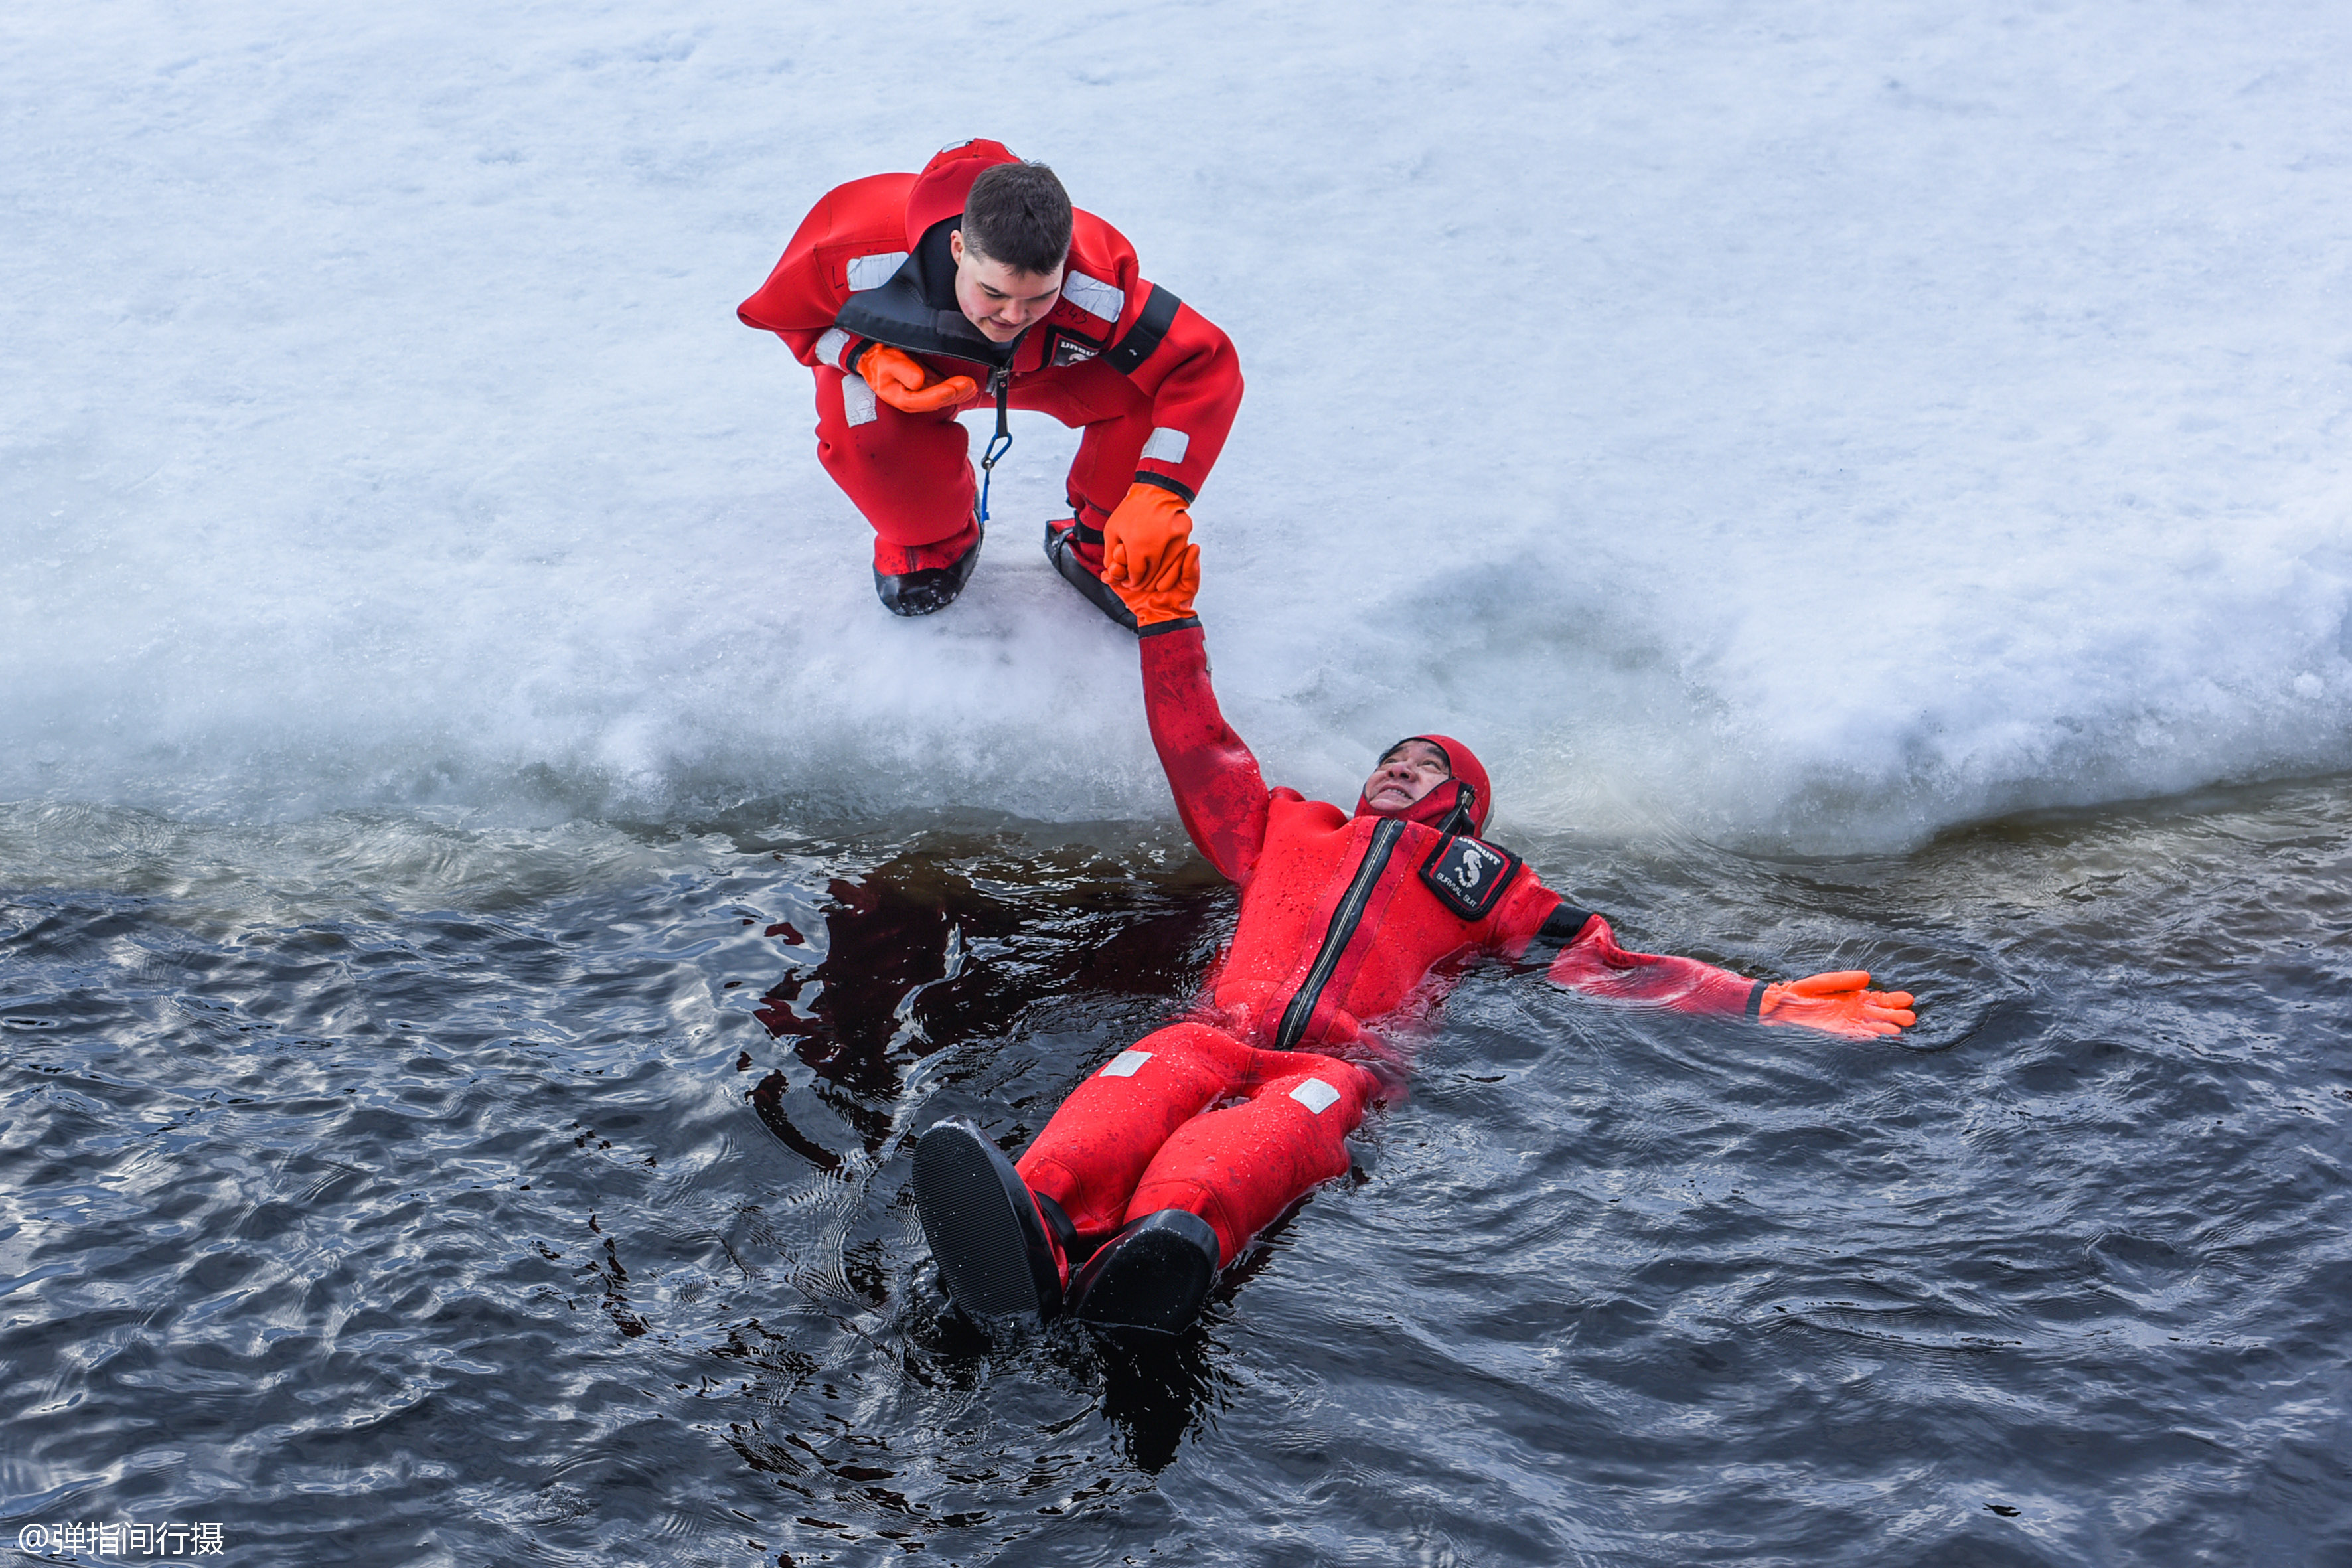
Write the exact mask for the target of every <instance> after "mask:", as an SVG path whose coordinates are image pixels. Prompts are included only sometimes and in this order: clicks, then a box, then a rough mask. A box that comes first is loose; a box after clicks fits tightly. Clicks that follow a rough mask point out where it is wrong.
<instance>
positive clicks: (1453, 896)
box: [1421, 833, 1519, 921]
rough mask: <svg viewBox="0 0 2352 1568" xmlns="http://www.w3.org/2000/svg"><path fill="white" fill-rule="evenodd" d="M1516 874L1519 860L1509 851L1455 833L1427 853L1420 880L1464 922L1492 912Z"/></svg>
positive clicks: (1483, 840)
mask: <svg viewBox="0 0 2352 1568" xmlns="http://www.w3.org/2000/svg"><path fill="white" fill-rule="evenodd" d="M1518 870H1519V858H1518V857H1517V856H1516V855H1514V854H1512V853H1511V852H1510V851H1509V850H1507V849H1498V848H1496V847H1495V846H1493V845H1492V844H1489V843H1487V842H1486V840H1485V839H1483V838H1473V837H1470V836H1469V835H1468V834H1466V833H1457V834H1452V835H1449V836H1448V837H1445V838H1444V839H1441V840H1440V841H1439V842H1438V846H1437V847H1436V848H1434V849H1433V850H1431V851H1430V854H1429V858H1428V859H1426V860H1423V862H1422V863H1421V879H1422V881H1423V884H1425V885H1426V886H1427V887H1428V889H1429V890H1430V891H1431V892H1433V893H1435V894H1436V895H1437V898H1438V901H1439V902H1440V903H1443V904H1444V906H1445V907H1446V908H1447V909H1449V910H1453V911H1454V913H1455V914H1457V915H1460V916H1461V917H1462V918H1463V919H1464V920H1465V921H1482V920H1485V919H1486V917H1487V916H1488V915H1490V914H1492V913H1494V912H1495V906H1496V904H1497V903H1500V902H1501V901H1502V898H1503V889H1506V888H1507V887H1509V886H1510V885H1511V879H1512V878H1513V877H1515V876H1517V875H1518Z"/></svg>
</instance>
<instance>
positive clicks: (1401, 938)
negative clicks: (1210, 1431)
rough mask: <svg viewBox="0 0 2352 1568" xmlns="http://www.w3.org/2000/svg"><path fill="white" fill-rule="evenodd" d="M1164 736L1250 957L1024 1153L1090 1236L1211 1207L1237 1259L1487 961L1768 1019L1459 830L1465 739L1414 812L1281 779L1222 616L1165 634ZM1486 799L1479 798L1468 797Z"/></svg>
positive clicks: (1581, 986)
mask: <svg viewBox="0 0 2352 1568" xmlns="http://www.w3.org/2000/svg"><path fill="white" fill-rule="evenodd" d="M1142 658H1143V688H1144V701H1145V707H1146V710H1147V711H1148V712H1149V714H1150V721H1151V738H1152V742H1153V743H1154V745H1156V746H1157V747H1158V748H1159V752H1160V763H1161V765H1162V766H1163V767H1165V768H1166V769H1167V772H1168V782H1169V784H1170V785H1171V788H1173V790H1174V791H1175V795H1176V805H1177V809H1178V811H1179V812H1180V813H1181V816H1182V817H1183V821H1184V826H1185V830H1186V831H1187V832H1189V833H1190V834H1191V835H1192V842H1193V843H1194V844H1195V845H1197V846H1199V847H1200V850H1201V853H1202V854H1203V855H1205V856H1207V857H1208V858H1209V859H1210V860H1211V861H1212V862H1213V863H1214V864H1215V866H1216V868H1217V869H1219V870H1220V871H1222V872H1223V873H1224V874H1225V875H1226V876H1227V877H1230V878H1232V879H1234V881H1235V882H1237V883H1239V884H1240V885H1241V889H1242V900H1241V918H1240V921H1239V923H1238V924H1237V925H1236V927H1235V928H1234V940H1233V945H1232V947H1231V949H1230V950H1229V951H1228V952H1227V953H1226V955H1225V958H1224V960H1223V963H1222V964H1221V965H1220V967H1219V968H1218V970H1217V972H1216V973H1215V974H1214V975H1213V978H1212V979H1211V981H1210V984H1209V987H1208V991H1207V994H1205V995H1204V996H1203V997H1202V999H1201V1003H1200V1006H1199V1009H1198V1012H1197V1014H1196V1016H1195V1017H1194V1018H1192V1019H1191V1020H1188V1021H1186V1022H1184V1023H1181V1024H1175V1025H1171V1026H1169V1027H1167V1028H1164V1029H1160V1030H1159V1031H1157V1032H1156V1033H1154V1034H1151V1035H1148V1036H1146V1037H1144V1038H1143V1039H1141V1040H1139V1041H1138V1042H1137V1043H1136V1044H1135V1045H1134V1046H1133V1047H1131V1048H1129V1049H1128V1050H1126V1051H1124V1052H1122V1053H1120V1054H1119V1055H1118V1057H1117V1058H1113V1060H1112V1061H1111V1062H1110V1064H1109V1065H1108V1066H1107V1067H1104V1068H1101V1069H1100V1070H1099V1071H1097V1073H1095V1074H1094V1076H1093V1077H1091V1078H1089V1079H1087V1080H1086V1081H1085V1082H1084V1083H1082V1084H1080V1085H1079V1086H1078V1087H1077V1089H1075V1090H1073V1091H1072V1093H1071V1094H1070V1097H1069V1098H1068V1099H1067V1100H1064V1101H1063V1102H1062V1105H1061V1108H1060V1109H1059V1110H1056V1111H1055V1113H1054V1116H1053V1119H1052V1120H1051V1121H1048V1122H1047V1123H1046V1124H1045V1130H1044V1131H1041V1132H1040V1133H1038V1135H1037V1137H1036V1140H1035V1142H1032V1143H1031V1144H1030V1146H1029V1148H1028V1150H1027V1152H1024V1154H1023V1155H1022V1156H1021V1159H1020V1161H1019V1164H1018V1169H1019V1171H1020V1173H1021V1177H1022V1179H1023V1180H1024V1182H1026V1183H1027V1184H1029V1187H1030V1190H1031V1191H1033V1192H1035V1193H1039V1194H1044V1195H1045V1196H1047V1197H1050V1198H1052V1199H1053V1200H1054V1201H1055V1203H1057V1204H1059V1205H1061V1206H1062V1208H1063V1210H1064V1211H1065V1212H1066V1214H1067V1215H1068V1216H1069V1219H1070V1221H1071V1223H1072V1225H1073V1226H1076V1230H1077V1233H1078V1235H1079V1237H1081V1238H1082V1239H1087V1240H1099V1239H1100V1238H1102V1237H1107V1236H1109V1235H1111V1234H1113V1233H1115V1232H1117V1231H1118V1229H1119V1228H1120V1227H1121V1226H1124V1225H1126V1224H1127V1223H1129V1221H1132V1220H1137V1219H1140V1218H1142V1217H1143V1216H1144V1215H1149V1214H1152V1213H1155V1212H1157V1211H1159V1210H1160V1209H1167V1208H1181V1209H1186V1210H1189V1211H1191V1212H1192V1213H1193V1214H1196V1215H1200V1216H1201V1217H1202V1219H1204V1220H1206V1221H1208V1223H1209V1225H1210V1226H1211V1227H1212V1228H1213V1229H1214V1230H1215V1231H1216V1233H1217V1245H1218V1248H1219V1251H1220V1253H1221V1258H1220V1262H1221V1263H1231V1262H1232V1261H1233V1260H1234V1258H1235V1256H1237V1255H1238V1254H1239V1252H1240V1251H1241V1249H1242V1248H1243V1247H1244V1246H1246V1245H1247V1244H1248V1242H1249V1239H1250V1237H1253V1236H1255V1234H1256V1233H1257V1232H1258V1231H1259V1230H1260V1229H1262V1228H1264V1227H1265V1226H1266V1225H1268V1224H1269V1223H1271V1222H1272V1221H1273V1220H1274V1219H1275V1218H1276V1216H1278V1215H1280V1214H1281V1213H1282V1212H1283V1211H1284V1210H1285V1209H1286V1208H1287V1207H1288V1206H1289V1205H1291V1204H1292V1203H1294V1202H1296V1201H1297V1199H1299V1198H1300V1197H1302V1196H1304V1195H1305V1194H1306V1193H1307V1191H1308V1189H1310V1188H1312V1187H1313V1186H1315V1185H1316V1184H1318V1183H1320V1182H1324V1181H1328V1180H1329V1179H1330V1178H1332V1177H1334V1176H1337V1175H1339V1174H1341V1173H1344V1172H1345V1171H1346V1170H1347V1169H1348V1153H1347V1149H1346V1147H1345V1142H1344V1140H1345V1139H1346V1138H1347V1136H1348V1134H1349V1132H1351V1131H1354V1130H1355V1128H1356V1125H1357V1123H1358V1122H1360V1121H1361V1120H1362V1119H1363V1115H1364V1110H1365V1107H1366V1106H1367V1105H1368V1104H1370V1102H1371V1101H1373V1100H1377V1099H1380V1098H1381V1094H1382V1091H1383V1086H1384V1080H1385V1081H1386V1082H1387V1083H1391V1084H1392V1083H1395V1082H1397V1081H1399V1070H1398V1063H1399V1058H1398V1055H1397V1053H1396V1052H1394V1051H1393V1050H1392V1049H1389V1048H1386V1047H1383V1046H1382V1044H1381V1041H1380V1040H1379V1038H1378V1037H1377V1036H1376V1035H1375V1034H1373V1033H1372V1032H1371V1026H1375V1025H1377V1024H1378V1023H1380V1022H1381V1020H1382V1019H1385V1018H1390V1017H1392V1016H1396V1015H1398V1014H1400V1013H1401V1012H1403V1011H1406V1010H1407V1009H1409V1008H1410V1006H1411V1005H1412V1003H1413V1002H1414V1001H1415V1000H1416V993H1421V997H1420V999H1422V1000H1429V999H1433V998H1432V997H1431V996H1430V993H1429V992H1428V991H1427V990H1425V989H1424V983H1425V982H1428V981H1430V980H1431V978H1432V976H1433V974H1438V975H1443V974H1444V973H1449V972H1451V971H1453V970H1455V969H1458V968H1460V967H1461V966H1463V965H1465V964H1466V963H1469V962H1471V961H1473V960H1475V959H1477V958H1479V957H1482V956H1491V957H1497V958H1505V959H1515V960H1522V961H1525V960H1528V959H1530V958H1533V959H1535V960H1538V961H1541V960H1543V959H1544V958H1546V957H1547V956H1549V975H1550V978H1551V979H1552V980H1554V981H1555V982H1557V983H1559V984H1563V985H1569V986H1573V987H1574V988H1576V989H1577V990H1580V991H1585V992H1590V993H1591V994H1595V995H1600V996H1604V997H1610V998H1613V999H1617V1000H1620V1001H1624V1002H1630V1003H1639V1004H1643V1005H1652V1006H1662V1007H1671V1008H1675V1009H1677V1010H1680V1011H1684V1012H1691V1013H1720V1014H1731V1015H1738V1014H1740V1013H1742V1012H1746V1013H1748V1014H1750V1015H1752V1014H1753V1013H1754V1012H1755V1010H1756V1008H1757V1006H1758V1004H1759V1000H1760V998H1761V997H1762V994H1763V991H1764V982H1762V981H1760V980H1757V981H1751V980H1747V979H1743V978H1742V977H1740V976H1739V975H1737V974H1733V973H1730V972H1729V971H1727V970H1722V969H1717V968H1715V967H1714V966H1713V965H1711V964H1706V963H1700V962H1698V961H1697V960H1696V959H1689V958H1664V957H1656V956H1653V955H1651V954H1648V953H1639V952H1627V951H1626V950H1625V949H1623V948H1622V947H1620V946H1618V945H1617V940H1616V938H1615V936H1614V935H1613V934H1612V932H1611V931H1610V929H1609V922H1608V921H1604V920H1602V919H1601V917H1600V916H1598V915H1595V914H1591V913H1589V912H1588V911H1586V910H1580V909H1576V908H1574V907H1573V906H1571V905H1570V904H1568V903H1567V902H1566V901H1565V900H1562V899H1561V898H1560V896H1559V894H1558V893H1555V892H1553V891H1552V890H1551V889H1549V888H1547V887H1545V886H1544V885H1543V883H1542V882H1540V881H1539V880H1538V879H1537V878H1536V874H1535V873H1534V872H1533V871H1532V870H1529V869H1528V868H1527V867H1526V866H1525V865H1523V864H1521V863H1520V861H1519V860H1518V858H1517V857H1516V856H1513V855H1511V854H1509V853H1508V852H1507V851H1505V850H1501V849H1497V848H1496V847H1493V846H1491V845H1488V844H1486V843H1485V842H1484V841H1483V840H1480V839H1477V838H1475V837H1470V836H1469V835H1468V834H1466V833H1465V834H1456V833H1450V832H1447V831H1443V830H1442V829H1443V828H1444V827H1445V826H1448V819H1449V818H1452V819H1454V824H1456V825H1458V823H1459V820H1460V819H1459V818H1458V817H1455V816H1454V813H1455V809H1456V807H1457V806H1459V805H1467V806H1468V808H1469V812H1470V816H1471V818H1472V822H1473V824H1474V825H1476V824H1483V822H1484V820H1485V816H1486V798H1487V790H1486V772H1485V770H1484V769H1483V768H1482V767H1480V766H1479V764H1478V761H1477V759H1476V758H1475V756H1473V755H1472V754H1471V753H1470V752H1469V750H1468V749H1467V748H1466V747H1464V746H1463V745H1461V743H1460V742H1454V741H1450V740H1447V739H1446V738H1445V737H1444V736H1429V737H1425V738H1426V739H1428V740H1430V741H1432V742H1434V743H1436V744H1437V745H1438V746H1439V747H1440V748H1441V749H1443V750H1444V751H1445V752H1446V753H1447V754H1448V756H1449V758H1450V759H1451V761H1452V763H1453V769H1454V777H1453V778H1452V779H1451V780H1449V781H1448V782H1446V783H1444V784H1439V785H1438V786H1437V787H1436V788H1435V789H1433V790H1432V791H1431V792H1430V793H1429V794H1428V795H1424V796H1423V797H1422V799H1421V800H1420V801H1418V802H1416V803H1415V804H1414V805H1412V807H1410V808H1409V809H1408V810H1407V811H1406V812H1404V813H1402V814H1395V815H1381V814H1376V813H1374V812H1373V811H1372V810H1371V809H1370V807H1369V806H1367V805H1365V803H1364V802H1363V801H1362V800H1360V799H1359V801H1358V802H1357V810H1356V812H1355V814H1354V815H1352V816H1351V815H1349V813H1347V812H1344V811H1341V810H1340V809H1339V807H1338V806H1336V805H1329V804H1328V803H1326V802H1323V801H1317V800H1308V799H1307V798H1306V797H1305V796H1303V795H1300V794H1299V793H1298V792H1297V791H1296V790H1291V789H1276V790H1268V789H1267V788H1266V785H1265V780H1264V779H1263V778H1262V777H1261V776H1260V775H1259V773H1258V765H1257V759H1256V758H1255V757H1254V756H1252V755H1251V754H1250V750H1249V748H1248V747H1247V746H1245V745H1244V744H1243V743H1242V740H1241V737H1240V736H1238V735H1236V734H1234V731H1233V730H1232V728H1231V727H1230V726H1229V725H1227V724H1226V722H1225V721H1224V716H1223V713H1222V712H1220V711H1219V710H1218V707H1217V699H1216V694H1215V692H1214V691H1213V690H1212V689H1210V685H1209V671H1208V659H1207V656H1206V654H1205V652H1204V651H1203V648H1202V636H1201V629H1200V623H1199V622H1197V621H1190V620H1187V621H1174V622H1169V623H1165V624H1164V625H1160V626H1148V627H1146V628H1145V629H1144V632H1143V637H1142ZM1465 797H1467V798H1466V799H1465Z"/></svg>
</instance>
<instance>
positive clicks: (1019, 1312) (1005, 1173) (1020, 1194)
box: [915, 1121, 1069, 1320]
mask: <svg viewBox="0 0 2352 1568" xmlns="http://www.w3.org/2000/svg"><path fill="white" fill-rule="evenodd" d="M915 1213H916V1215H917V1216H918V1217H919V1218H920V1219H921V1220H922V1222H923V1239H924V1240H926V1241H928V1242H929V1243H930V1245H931V1257H932V1258H934V1259H935V1260H937V1262H938V1263H939V1266H940V1279H941V1280H943V1281H944V1282H945V1283H946V1285H947V1289H948V1297H949V1299H950V1300H952V1301H954V1302H955V1304H956V1306H957V1308H958V1309H959V1310H961V1311H962V1312H963V1314H964V1315H965V1316H966V1317H969V1318H977V1319H982V1320H985V1319H989V1318H1013V1317H1031V1318H1050V1317H1052V1316H1053V1315H1054V1314H1055V1312H1057V1311H1059V1310H1061V1307H1062V1266H1061V1259H1060V1256H1059V1255H1058V1254H1057V1253H1056V1251H1055V1246H1054V1241H1053V1239H1052V1238H1051V1237H1049V1236H1048V1235H1047V1233H1046V1228H1045V1227H1046V1225H1047V1223H1048V1221H1047V1219H1046V1218H1045V1217H1043V1216H1045V1215H1049V1214H1050V1215H1051V1219H1052V1220H1053V1221H1055V1222H1058V1223H1057V1224H1055V1229H1057V1230H1061V1229H1066V1228H1067V1227H1068V1226H1069V1221H1068V1220H1067V1219H1066V1218H1065V1217H1064V1216H1063V1215H1062V1211H1061V1209H1060V1208H1059V1207H1058V1206H1056V1205H1053V1204H1052V1202H1051V1200H1050V1199H1045V1200H1041V1199H1039V1198H1038V1197H1036V1196H1035V1195H1034V1194H1032V1193H1031V1192H1030V1191H1029V1188H1028V1185H1027V1184H1025V1183H1024V1182H1023V1181H1022V1180H1021V1174H1020V1173H1019V1172H1017V1171H1015V1170H1014V1169H1013V1162H1012V1161H1010V1160H1008V1159H1006V1158H1005V1157H1004V1152H1003V1150H1001V1149H999V1148H997V1146H996V1145H995V1144H994V1143H992V1142H989V1141H988V1139H987V1138H985V1137H983V1136H982V1134H981V1131H980V1129H979V1128H977V1127H974V1126H973V1125H972V1124H971V1122H969V1121H942V1122H940V1124H939V1125H938V1126H936V1127H933V1128H932V1129H931V1130H930V1131H928V1132H925V1133H924V1134H923V1135H922V1137H921V1138H919V1139H918V1140H917V1141H916V1142H915Z"/></svg>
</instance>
